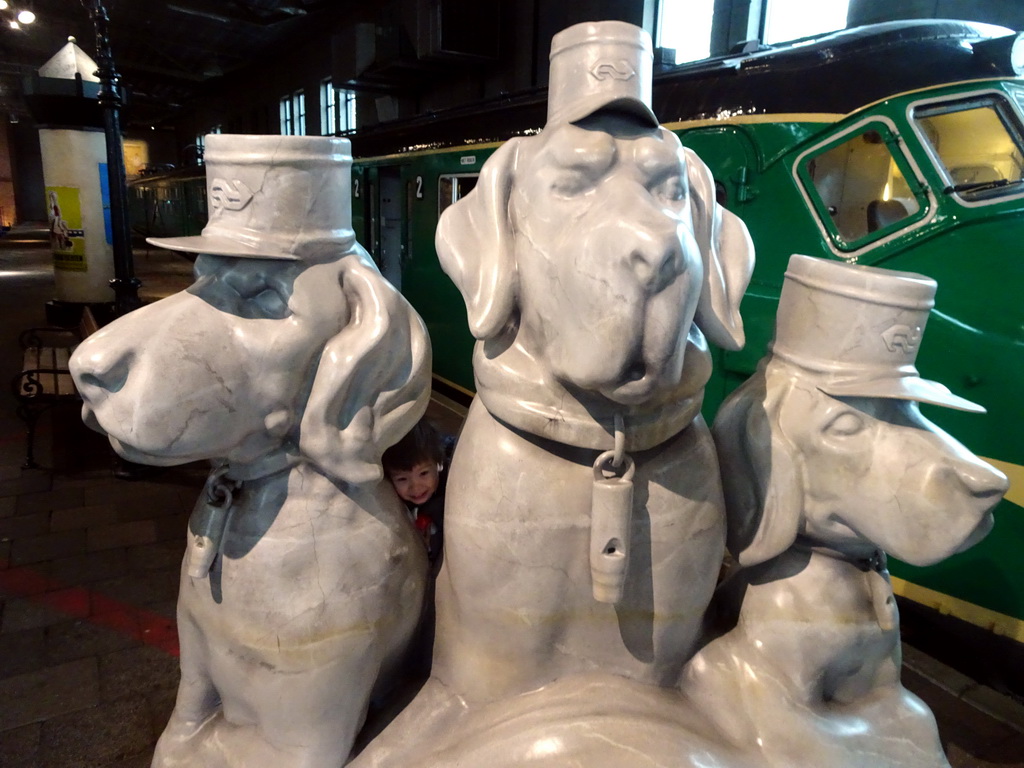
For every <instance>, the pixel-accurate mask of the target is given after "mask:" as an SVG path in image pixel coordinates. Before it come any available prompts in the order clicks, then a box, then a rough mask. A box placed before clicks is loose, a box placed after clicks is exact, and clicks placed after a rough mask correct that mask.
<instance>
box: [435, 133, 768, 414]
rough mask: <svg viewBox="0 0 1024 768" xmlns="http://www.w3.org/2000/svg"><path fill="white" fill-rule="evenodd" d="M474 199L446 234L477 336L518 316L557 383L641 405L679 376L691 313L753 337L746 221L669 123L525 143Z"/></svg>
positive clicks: (444, 224) (508, 149)
mask: <svg viewBox="0 0 1024 768" xmlns="http://www.w3.org/2000/svg"><path fill="white" fill-rule="evenodd" d="M462 202H463V204H462V205H456V206H452V207H451V208H449V209H447V210H446V211H445V214H444V215H443V216H442V218H441V221H440V223H439V225H438V234H437V244H438V253H439V255H440V256H441V259H442V264H443V265H444V267H445V269H446V271H447V272H448V274H449V275H450V276H451V277H452V279H453V280H454V281H455V283H456V285H457V286H458V287H459V289H460V290H461V291H462V293H463V296H464V297H465V299H466V303H467V308H468V314H469V323H470V328H471V330H472V332H473V334H474V335H475V336H476V337H477V338H478V339H484V340H487V339H490V338H493V337H496V336H498V335H499V334H501V333H502V332H503V331H505V330H506V329H507V327H508V326H509V325H510V324H515V325H516V326H517V329H518V332H519V334H520V340H521V342H522V343H523V344H524V346H525V347H526V348H527V349H529V350H530V351H531V352H533V353H534V354H537V355H539V356H541V357H542V358H543V359H544V360H545V361H546V362H547V364H548V365H549V366H550V368H551V372H552V373H553V375H554V376H555V377H556V378H557V379H558V380H559V381H561V382H563V383H567V384H571V385H575V386H577V387H579V388H581V389H587V390H596V391H599V392H601V393H602V394H604V395H605V396H606V397H608V398H609V399H611V400H613V401H616V402H622V403H632V402H637V401H642V400H643V399H645V398H646V397H648V396H650V394H651V393H652V392H653V391H656V390H658V389H663V388H665V386H666V385H667V386H671V385H673V384H675V383H677V382H678V381H679V377H680V375H681V369H682V365H683V352H684V350H685V345H686V341H687V335H688V333H689V332H690V326H691V323H692V321H693V319H694V316H695V315H696V318H697V323H698V325H699V326H700V328H701V329H702V330H703V331H704V333H705V334H706V335H707V336H708V337H710V339H711V340H712V341H714V342H715V343H717V344H719V345H721V346H723V347H726V348H730V349H737V348H739V347H741V346H742V345H743V330H742V323H741V320H740V317H739V302H740V298H741V297H742V294H743V291H744V289H745V288H746V284H747V280H748V279H749V275H750V269H751V266H752V253H753V251H752V248H751V246H750V243H749V237H748V235H747V232H746V228H745V227H744V226H743V224H742V222H740V221H739V219H737V218H736V217H735V216H733V215H732V214H730V213H729V212H728V211H725V210H724V209H723V208H721V207H720V206H719V205H718V204H717V203H716V202H715V189H714V182H713V180H712V178H711V174H710V172H709V171H708V169H707V167H706V166H705V165H704V164H703V163H702V162H701V161H700V159H699V158H697V156H696V155H695V154H693V153H692V152H691V151H689V150H687V149H684V148H683V147H682V146H681V145H680V144H679V140H678V139H677V138H676V136H675V135H674V134H672V133H671V132H669V131H667V130H665V129H662V128H650V127H644V126H638V125H637V124H636V123H635V122H633V121H631V120H630V119H629V118H624V117H623V118H618V117H612V116H604V119H601V120H597V121H595V122H587V121H583V122H581V123H580V124H563V125H559V126H556V127H554V128H549V129H545V131H544V132H543V133H542V134H541V135H540V136H536V137H529V138H518V139H513V140H511V141H509V142H507V143H506V144H505V145H503V146H502V147H501V148H500V149H499V150H498V151H497V152H496V153H495V155H494V156H493V157H492V158H491V159H490V160H489V161H488V163H487V165H486V166H485V167H484V170H483V173H482V174H481V178H480V182H479V183H478V184H477V186H476V188H475V189H474V191H473V192H472V193H470V195H469V196H467V197H466V198H465V200H464V201H462ZM595 351H596V352H598V353H597V354H595Z"/></svg>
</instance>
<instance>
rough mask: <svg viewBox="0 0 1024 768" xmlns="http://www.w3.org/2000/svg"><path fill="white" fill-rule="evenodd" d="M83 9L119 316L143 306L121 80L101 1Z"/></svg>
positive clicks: (89, 2)
mask: <svg viewBox="0 0 1024 768" xmlns="http://www.w3.org/2000/svg"><path fill="white" fill-rule="evenodd" d="M82 5H84V6H85V8H86V10H87V11H89V15H90V16H92V23H93V26H94V27H95V28H96V59H97V63H98V64H99V69H97V70H96V74H97V76H98V77H99V79H100V90H99V95H98V101H99V103H100V108H101V109H102V110H103V132H104V134H106V139H107V175H108V178H109V181H110V224H111V228H112V230H113V233H112V234H113V241H114V242H113V247H114V279H113V280H111V281H110V287H111V288H113V289H114V309H115V311H116V312H117V314H118V316H120V315H123V314H125V313H127V312H131V311H132V310H133V309H137V308H138V307H139V305H140V301H139V285H141V283H140V282H139V280H138V278H137V277H135V264H134V261H133V260H132V235H131V226H130V224H129V222H128V184H127V182H126V181H125V170H124V150H123V149H122V147H121V118H120V111H121V93H120V90H119V89H118V81H119V80H120V79H121V76H120V75H119V74H118V73H117V69H115V67H114V55H113V53H112V51H111V50H110V34H109V31H108V29H107V25H108V24H109V23H110V18H109V17H108V16H107V10H106V8H104V7H103V2H102V0H82Z"/></svg>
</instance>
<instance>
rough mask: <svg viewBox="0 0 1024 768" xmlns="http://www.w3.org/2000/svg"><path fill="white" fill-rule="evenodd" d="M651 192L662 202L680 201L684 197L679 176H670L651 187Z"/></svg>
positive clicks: (684, 191) (681, 180) (684, 193)
mask: <svg viewBox="0 0 1024 768" xmlns="http://www.w3.org/2000/svg"><path fill="white" fill-rule="evenodd" d="M651 192H652V193H653V194H654V195H656V196H658V197H660V198H661V199H662V200H673V201H676V202H678V201H680V200H682V199H683V198H684V197H685V196H686V190H685V188H684V187H683V179H682V177H681V176H677V175H672V176H669V177H668V178H667V179H662V180H661V181H660V182H658V183H657V184H655V185H654V186H653V187H651Z"/></svg>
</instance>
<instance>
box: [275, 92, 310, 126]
mask: <svg viewBox="0 0 1024 768" xmlns="http://www.w3.org/2000/svg"><path fill="white" fill-rule="evenodd" d="M280 117H281V135H282V136H305V135H306V94H305V93H304V92H303V91H301V90H299V91H296V92H295V93H293V94H291V95H290V96H282V97H281V102H280Z"/></svg>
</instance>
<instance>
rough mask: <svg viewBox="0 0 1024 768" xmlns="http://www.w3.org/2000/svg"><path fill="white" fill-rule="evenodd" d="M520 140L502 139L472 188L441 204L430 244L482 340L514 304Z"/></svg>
mask: <svg viewBox="0 0 1024 768" xmlns="http://www.w3.org/2000/svg"><path fill="white" fill-rule="evenodd" d="M521 141H522V139H519V138H516V139H511V140H510V141H507V142H505V144H503V145H502V146H501V147H499V148H498V151H497V152H495V153H494V154H493V155H491V157H490V159H488V160H487V162H486V163H484V167H483V170H482V171H481V173H480V180H479V181H478V182H477V185H476V187H475V188H474V189H473V191H472V192H470V193H469V194H468V195H466V196H465V197H464V198H462V199H461V200H459V201H457V202H456V203H455V204H454V205H452V206H450V207H448V208H446V209H445V211H444V213H442V214H441V219H440V220H439V221H438V223H437V234H436V236H435V238H434V244H435V246H436V248H437V256H438V259H440V261H441V268H442V269H444V271H445V272H446V273H447V274H448V276H449V277H450V278H451V279H452V281H453V282H454V283H455V285H456V286H457V287H458V289H459V291H461V293H462V297H463V299H465V301H466V312H467V314H468V316H469V330H470V331H471V332H472V333H473V336H475V337H476V338H478V339H487V338H490V337H492V336H494V335H495V334H497V333H498V331H500V330H501V328H502V327H503V326H504V325H505V323H506V322H508V319H509V317H510V316H511V315H512V311H513V309H514V307H515V298H516V282H517V279H516V265H515V251H514V248H515V243H514V239H513V235H512V226H511V222H510V221H509V210H508V205H509V197H510V195H511V193H512V171H513V168H514V167H515V160H516V155H517V152H518V146H519V143H520V142H521Z"/></svg>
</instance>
